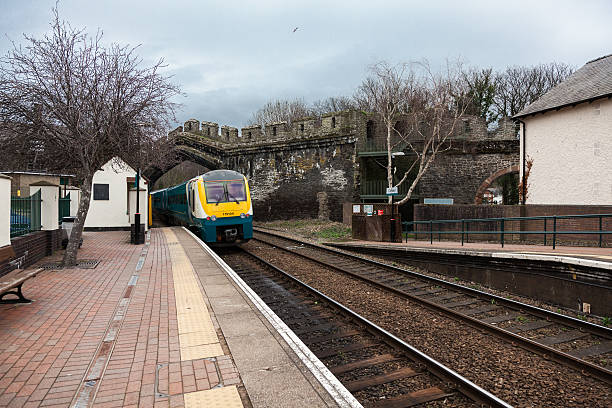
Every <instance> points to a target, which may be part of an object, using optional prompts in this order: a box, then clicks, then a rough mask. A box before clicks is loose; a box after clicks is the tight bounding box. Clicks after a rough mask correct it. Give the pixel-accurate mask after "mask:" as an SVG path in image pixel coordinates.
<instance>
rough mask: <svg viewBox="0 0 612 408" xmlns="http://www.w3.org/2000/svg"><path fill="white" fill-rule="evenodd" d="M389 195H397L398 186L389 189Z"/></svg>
mask: <svg viewBox="0 0 612 408" xmlns="http://www.w3.org/2000/svg"><path fill="white" fill-rule="evenodd" d="M387 195H388V196H390V195H397V186H396V187H387Z"/></svg>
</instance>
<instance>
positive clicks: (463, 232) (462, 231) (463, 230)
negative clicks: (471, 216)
mask: <svg viewBox="0 0 612 408" xmlns="http://www.w3.org/2000/svg"><path fill="white" fill-rule="evenodd" d="M464 234H465V220H464V219H463V218H462V219H461V246H463V235H464Z"/></svg>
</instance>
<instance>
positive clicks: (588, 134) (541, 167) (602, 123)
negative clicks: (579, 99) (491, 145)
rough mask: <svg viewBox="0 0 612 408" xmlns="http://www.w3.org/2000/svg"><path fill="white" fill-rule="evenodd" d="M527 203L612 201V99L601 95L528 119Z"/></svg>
mask: <svg viewBox="0 0 612 408" xmlns="http://www.w3.org/2000/svg"><path fill="white" fill-rule="evenodd" d="M523 121H524V122H525V124H526V127H527V135H526V136H527V137H526V139H525V140H523V135H522V127H521V178H522V163H523V162H522V159H523V158H522V154H523V143H525V148H526V154H527V159H528V160H529V159H533V166H532V168H531V172H530V173H529V178H528V180H527V187H528V193H527V204H576V205H610V204H612V100H610V99H601V100H598V101H595V102H592V103H582V104H579V105H577V106H575V107H567V108H563V109H561V110H559V111H550V112H547V113H544V114H536V115H534V116H528V117H526V118H523Z"/></svg>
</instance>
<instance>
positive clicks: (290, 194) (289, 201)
mask: <svg viewBox="0 0 612 408" xmlns="http://www.w3.org/2000/svg"><path fill="white" fill-rule="evenodd" d="M396 126H397V127H400V128H401V127H402V126H404V127H406V126H408V124H405V123H402V118H401V117H398V121H397V123H396ZM170 134H172V135H175V136H177V140H179V143H177V144H178V145H179V146H178V147H179V148H180V149H182V150H183V152H182V153H183V156H184V157H185V158H187V159H189V160H192V161H196V162H198V157H199V156H201V157H202V160H200V161H199V162H200V164H202V165H205V166H206V167H207V168H211V169H213V168H219V167H225V168H230V169H233V170H236V171H240V172H241V173H243V174H245V175H246V176H247V177H248V178H249V180H250V184H251V191H252V195H253V203H254V210H255V213H256V214H257V219H259V220H271V219H282V218H316V217H321V218H327V217H329V218H330V219H332V220H336V221H341V220H342V204H343V203H344V202H347V201H355V200H358V199H359V188H360V166H361V165H362V164H363V160H368V158H364V157H360V156H359V155H358V152H360V151H365V150H368V148H370V147H371V146H373V145H376V146H384V143H385V142H386V127H385V126H384V124H383V123H382V122H381V121H380V120H378V118H377V116H376V115H374V114H368V113H365V112H361V111H356V110H348V111H340V112H331V113H328V114H325V115H322V116H321V117H320V118H314V117H307V118H302V119H298V120H294V121H292V122H291V123H287V122H278V123H269V124H266V125H265V126H264V127H263V128H262V127H261V126H259V125H255V126H246V127H243V128H242V129H240V131H239V130H238V129H237V128H235V127H231V126H219V125H218V124H217V123H213V122H206V121H202V122H200V121H198V120H196V119H189V120H187V121H186V122H185V123H184V125H183V126H179V127H178V128H177V129H175V130H173V131H172V132H170ZM451 145H452V149H451V150H450V151H448V152H446V153H445V154H444V155H441V156H440V157H438V159H437V160H436V161H435V162H434V164H433V165H432V166H431V168H430V170H429V171H428V172H427V173H426V174H425V176H424V177H423V179H422V181H421V182H420V186H419V190H420V196H421V197H453V198H454V199H455V202H456V203H472V202H474V195H475V194H476V191H477V190H478V187H479V186H480V184H481V183H482V180H485V179H486V178H487V177H489V176H490V175H491V174H493V173H495V172H496V171H499V170H500V169H501V168H503V167H504V166H510V165H512V164H516V163H517V162H518V141H517V139H516V128H515V126H514V123H512V122H510V121H509V120H502V121H501V122H500V126H499V128H498V129H497V130H495V131H489V130H488V129H487V127H486V124H485V123H484V121H483V120H482V119H480V118H478V117H471V116H468V117H465V118H464V119H463V121H462V122H460V123H459V124H458V125H457V126H456V128H455V133H454V134H453V137H452V142H451ZM370 159H371V158H370ZM481 179H482V180H481Z"/></svg>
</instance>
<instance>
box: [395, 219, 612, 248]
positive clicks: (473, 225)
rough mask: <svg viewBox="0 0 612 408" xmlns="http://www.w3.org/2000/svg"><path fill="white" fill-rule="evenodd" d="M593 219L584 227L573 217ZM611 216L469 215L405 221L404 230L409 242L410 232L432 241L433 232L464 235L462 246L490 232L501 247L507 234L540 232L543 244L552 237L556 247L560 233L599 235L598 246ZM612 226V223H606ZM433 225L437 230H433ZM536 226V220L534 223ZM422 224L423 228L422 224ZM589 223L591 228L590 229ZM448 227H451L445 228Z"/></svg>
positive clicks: (538, 233)
mask: <svg viewBox="0 0 612 408" xmlns="http://www.w3.org/2000/svg"><path fill="white" fill-rule="evenodd" d="M591 219H592V220H593V222H582V224H583V225H582V226H583V227H586V228H585V229H577V228H578V227H579V225H578V224H579V223H578V222H576V221H574V220H591ZM608 219H612V214H577V215H542V216H534V217H503V218H469V219H460V220H428V221H411V222H403V223H402V229H403V232H404V234H405V236H406V242H408V235H409V233H410V234H413V235H414V238H415V240H416V239H418V236H419V235H421V236H423V235H424V236H426V237H429V241H430V243H431V244H433V239H434V235H437V236H438V240H441V236H442V235H451V236H452V235H456V236H459V235H461V245H463V244H464V242H466V241H467V240H469V236H470V235H477V234H482V235H489V236H495V237H499V242H500V243H501V246H502V248H503V247H504V242H505V240H506V238H507V237H508V236H513V235H517V236H521V235H541V236H542V237H543V239H544V245H547V242H548V241H547V240H548V238H549V237H550V238H551V239H552V247H553V249H555V247H556V244H557V236H559V235H590V236H596V237H597V238H598V245H599V247H602V246H603V236H604V235H610V234H612V228H610V227H608V229H604V220H608ZM532 221H541V222H542V229H537V230H534V229H531V230H530V229H527V226H528V225H527V222H532ZM561 221H566V222H564V226H565V227H570V228H574V229H560V227H561V226H560V225H558V224H559V223H560V222H561ZM606 224H608V225H612V223H610V222H606ZM434 225H435V226H436V228H437V229H435V230H434ZM531 225H533V223H531ZM420 226H422V227H420ZM589 226H590V229H589ZM443 227H448V229H443Z"/></svg>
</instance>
